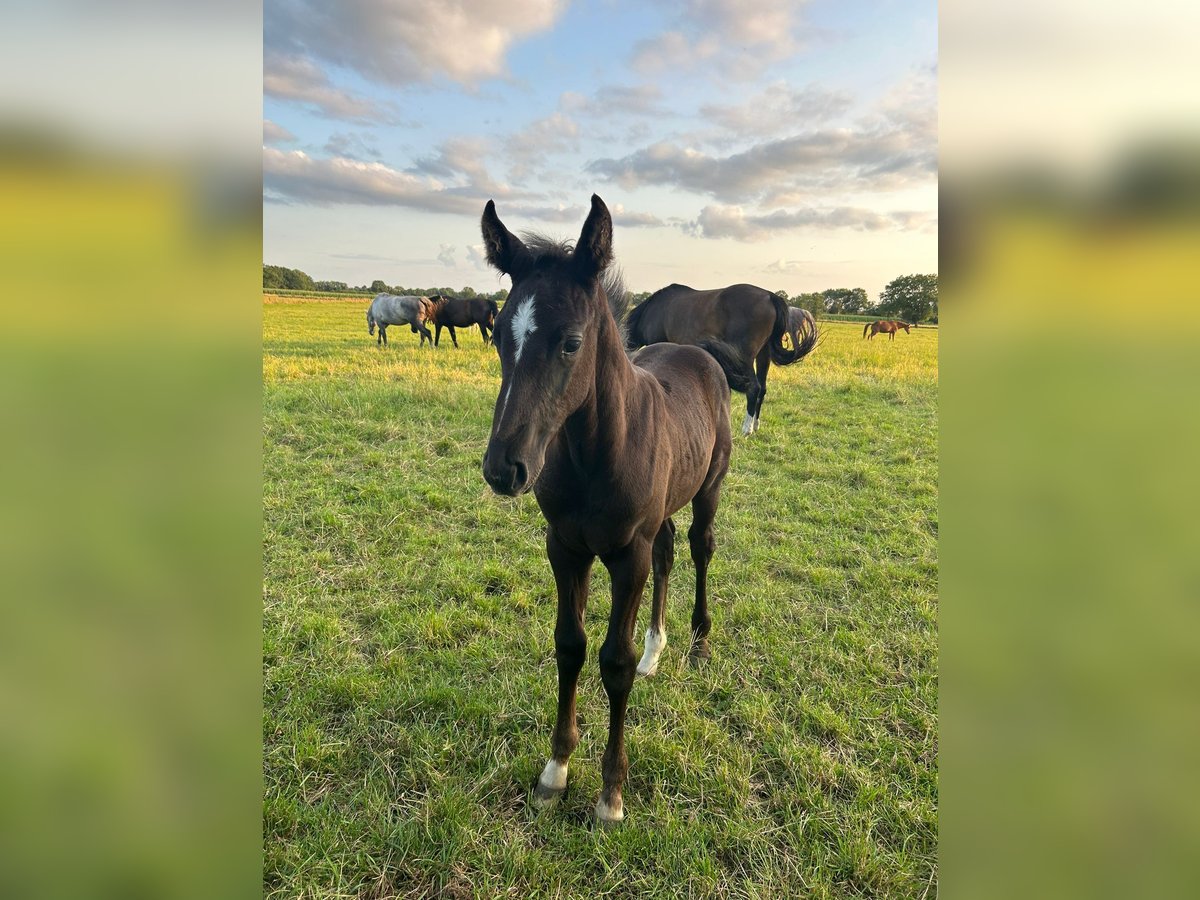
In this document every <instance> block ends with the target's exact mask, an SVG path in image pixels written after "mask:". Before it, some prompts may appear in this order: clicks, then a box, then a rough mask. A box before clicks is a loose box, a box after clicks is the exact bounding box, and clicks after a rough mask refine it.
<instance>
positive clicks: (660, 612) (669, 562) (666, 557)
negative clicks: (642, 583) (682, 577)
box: [637, 519, 675, 676]
mask: <svg viewBox="0 0 1200 900" xmlns="http://www.w3.org/2000/svg"><path fill="white" fill-rule="evenodd" d="M651 561H652V562H653V564H654V606H653V607H652V609H651V611H650V625H649V626H648V627H647V628H646V650H645V652H644V653H643V654H642V661H641V662H639V663H638V667H637V673H638V674H639V675H645V676H650V675H653V674H654V673H655V672H656V671H658V657H659V656H660V655H661V654H662V652H663V648H664V647H666V646H667V582H668V580H669V579H670V577H671V569H672V567H673V566H674V565H675V523H674V522H672V521H671V520H670V519H667V521H665V522H663V523H662V527H661V528H659V529H658V535H657V536H656V537H655V538H654V548H653V550H652V551H651Z"/></svg>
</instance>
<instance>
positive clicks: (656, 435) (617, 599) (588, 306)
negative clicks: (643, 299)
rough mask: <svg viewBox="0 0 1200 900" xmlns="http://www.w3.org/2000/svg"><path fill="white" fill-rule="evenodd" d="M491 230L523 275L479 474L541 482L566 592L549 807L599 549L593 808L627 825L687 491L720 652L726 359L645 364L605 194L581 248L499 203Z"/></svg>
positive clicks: (489, 235)
mask: <svg viewBox="0 0 1200 900" xmlns="http://www.w3.org/2000/svg"><path fill="white" fill-rule="evenodd" d="M483 239H484V244H485V246H486V249H487V256H488V261H489V262H490V263H491V264H492V265H493V266H495V267H496V268H497V269H499V270H500V271H501V272H504V273H507V274H508V275H510V276H511V277H512V290H511V292H510V294H509V298H508V301H507V302H506V303H505V305H504V309H503V310H502V311H501V313H500V315H499V317H498V318H497V319H496V329H495V332H494V334H493V343H494V344H495V346H496V350H497V352H498V353H499V355H500V368H501V373H502V378H501V384H500V393H499V396H498V397H497V398H496V410H495V416H494V418H493V420H492V432H491V437H490V439H489V441H488V447H487V452H486V453H485V455H484V458H483V473H484V477H485V478H486V479H487V482H488V484H490V485H491V486H492V488H493V489H494V490H495V491H497V492H498V493H501V494H507V495H510V496H517V495H519V494H522V493H524V492H525V491H528V490H530V489H531V488H532V490H533V492H534V495H535V496H536V497H537V502H538V505H539V506H540V507H541V510H542V513H543V515H545V517H546V522H547V526H548V527H547V529H546V555H547V556H548V557H549V560H550V567H551V568H552V569H553V570H554V581H555V585H556V586H557V589H558V619H557V623H556V625H555V628H554V648H555V657H556V659H557V662H558V717H557V721H556V723H555V727H554V736H553V739H552V740H551V757H550V760H549V761H548V762H547V763H546V767H545V769H544V770H543V772H542V774H541V777H540V778H539V779H538V784H537V787H536V789H535V791H534V800H535V802H536V803H538V804H540V805H546V804H549V803H552V802H554V801H555V800H557V799H558V798H559V797H560V796H561V795H562V793H563V791H564V790H565V789H566V786H567V762H568V760H569V758H570V756H571V753H572V752H573V751H574V750H575V746H576V745H577V744H578V742H579V729H578V726H577V724H576V719H575V690H576V685H577V684H578V681H579V672H580V670H581V669H582V668H583V662H584V658H585V656H586V653H587V637H586V634H585V632H584V615H585V611H586V609H587V597H588V584H589V580H590V576H591V569H592V563H593V561H594V560H595V559H596V557H599V558H600V561H601V562H602V563H603V564H604V566H605V567H606V568H607V569H608V571H609V575H610V576H611V579H612V611H611V613H610V615H609V620H608V631H607V634H606V636H605V639H604V643H603V645H602V646H601V647H600V654H599V657H600V675H601V678H602V680H603V682H604V689H605V691H606V693H607V694H608V700H609V725H608V744H607V746H606V747H605V750H604V761H603V775H604V788H603V791H602V792H601V794H600V799H599V801H598V802H597V804H596V815H597V817H598V818H599V820H600V821H601V822H603V823H612V822H617V821H619V820H621V819H622V818H623V817H624V804H623V801H622V796H621V789H622V785H623V784H624V782H625V775H626V772H627V771H628V767H629V765H628V760H627V759H626V756H625V710H626V706H627V704H628V702H629V692H630V689H631V688H632V686H633V680H634V677H635V675H636V674H637V673H639V672H640V673H641V674H643V675H650V674H653V672H654V671H655V669H656V668H657V666H658V659H659V655H660V654H661V653H662V651H663V648H664V647H665V646H666V642H667V639H666V626H665V608H666V593H667V581H668V578H669V576H670V572H671V566H672V564H673V562H674V537H675V525H674V523H673V522H672V521H671V515H672V514H673V513H675V512H676V511H677V510H679V509H680V508H682V507H683V506H684V505H686V504H687V503H689V502H690V503H691V504H692V527H691V530H690V531H689V532H688V536H689V540H690V543H691V549H692V559H693V560H694V561H695V564H696V605H695V608H694V610H693V613H692V631H693V635H692V645H691V655H692V656H693V657H694V658H698V659H703V658H706V657H707V656H708V655H709V652H710V651H709V646H708V635H709V629H710V627H711V620H710V618H709V614H708V577H707V573H708V563H709V560H710V559H711V558H712V554H713V548H714V546H715V543H714V540H713V527H712V526H713V519H714V518H715V516H716V512H717V504H718V502H719V499H720V492H721V482H722V480H723V479H724V478H725V473H726V471H727V470H728V468H729V451H730V435H729V385H728V382H727V380H726V375H725V372H724V371H723V370H722V368H721V365H720V364H718V362H717V361H716V360H715V359H714V358H713V357H712V356H710V355H709V354H708V353H706V352H705V351H703V350H701V349H699V348H697V347H684V346H678V345H674V344H656V345H654V346H652V347H647V348H646V349H645V350H643V351H641V353H639V354H638V355H637V357H636V358H635V359H634V360H633V361H631V360H630V359H629V357H628V356H627V355H626V353H625V348H624V340H623V336H622V334H621V331H620V328H619V326H618V324H617V318H616V317H615V316H614V310H613V309H611V308H610V304H614V305H616V306H618V307H619V308H620V309H623V306H624V302H625V300H624V298H625V292H624V288H622V287H620V285H619V282H618V281H617V280H616V279H615V278H613V277H611V276H607V277H603V278H602V276H603V275H604V272H605V269H606V268H607V267H608V265H609V263H610V262H611V260H612V219H611V218H610V216H609V213H608V209H607V208H606V207H605V205H604V203H603V202H602V201H601V200H600V198H599V197H596V196H593V197H592V209H591V213H590V214H589V215H588V218H587V221H586V222H585V223H584V225H583V231H582V232H581V234H580V236H579V241H578V243H577V244H576V246H575V249H574V251H572V250H570V249H569V246H568V245H561V244H554V243H552V242H549V241H546V240H544V239H540V238H531V237H527V238H526V240H525V241H522V240H521V239H519V238H517V237H515V236H514V235H513V234H511V233H510V232H509V231H508V229H506V228H505V227H504V225H503V224H502V223H501V222H500V219H499V218H497V216H496V209H495V205H494V204H493V203H491V202H489V203H488V205H487V208H486V209H485V210H484V214H483ZM652 569H653V571H654V602H653V609H652V613H651V621H650V626H649V627H648V628H647V631H646V644H645V652H644V654H643V656H642V659H641V662H640V663H639V662H638V657H637V650H636V646H635V644H634V627H635V625H636V623H637V613H638V606H639V604H640V603H641V599H642V592H643V591H644V590H645V586H646V579H647V577H648V576H649V575H650V572H651V570H652Z"/></svg>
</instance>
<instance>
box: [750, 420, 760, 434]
mask: <svg viewBox="0 0 1200 900" xmlns="http://www.w3.org/2000/svg"><path fill="white" fill-rule="evenodd" d="M757 432H758V416H755V417H754V425H753V426H751V428H750V433H751V434H756V433H757Z"/></svg>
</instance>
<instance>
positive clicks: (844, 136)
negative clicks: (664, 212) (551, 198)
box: [586, 72, 937, 206]
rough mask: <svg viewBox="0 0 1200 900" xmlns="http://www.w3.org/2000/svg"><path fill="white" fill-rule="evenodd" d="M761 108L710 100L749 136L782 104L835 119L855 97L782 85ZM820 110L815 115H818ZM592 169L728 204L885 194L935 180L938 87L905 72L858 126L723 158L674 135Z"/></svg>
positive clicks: (631, 184)
mask: <svg viewBox="0 0 1200 900" xmlns="http://www.w3.org/2000/svg"><path fill="white" fill-rule="evenodd" d="M762 97H764V98H765V99H766V101H767V102H766V108H764V109H762V110H761V111H760V110H759V108H757V107H756V106H755V101H757V100H759V99H761V98H752V100H751V102H750V103H748V104H746V105H745V106H739V107H728V106H708V107H705V108H704V109H705V111H706V114H707V115H708V116H709V118H711V119H712V120H714V121H717V122H719V123H721V124H722V125H723V126H724V127H726V128H728V129H740V131H741V132H742V133H744V134H746V135H748V136H749V137H752V138H753V137H758V135H755V134H754V131H755V130H756V129H757V128H763V129H765V128H768V127H769V122H770V119H771V118H772V117H775V118H776V120H777V121H779V120H780V117H782V118H783V124H788V123H791V124H794V125H799V126H804V125H805V124H806V122H793V121H792V118H790V117H786V116H784V113H783V110H784V109H789V108H790V109H792V110H794V111H796V112H801V111H803V109H804V108H805V106H806V105H807V106H809V107H812V108H814V109H815V110H817V111H824V112H826V113H828V114H830V115H833V114H835V113H834V111H835V110H838V109H841V108H844V106H845V105H846V104H848V102H849V98H848V97H846V96H845V95H841V94H836V93H832V92H827V91H823V90H821V89H819V88H811V87H810V88H805V89H803V90H800V91H792V90H790V89H788V88H787V87H786V86H784V85H776V86H773V87H772V88H769V89H768V90H767V91H765V92H764V94H763V95H762ZM814 115H815V114H814ZM586 171H588V172H589V173H591V174H593V175H596V176H599V177H600V178H604V179H607V180H610V181H615V182H617V183H618V184H620V185H621V186H622V187H623V188H625V189H626V190H633V189H634V188H637V187H640V186H643V185H649V186H656V187H663V186H666V187H676V188H681V189H684V190H688V191H694V192H697V193H701V194H708V195H710V196H712V197H714V198H716V199H718V200H721V201H724V202H726V203H753V202H761V203H764V204H766V205H768V206H784V205H795V204H797V203H811V202H812V198H813V196H814V195H816V194H824V195H830V194H838V193H842V194H845V193H862V192H864V191H868V192H869V191H887V190H895V189H900V188H906V187H911V186H914V185H918V184H927V183H931V182H932V181H933V180H934V179H935V178H936V176H937V105H936V85H935V83H934V80H933V78H932V77H931V76H930V75H929V73H927V72H925V73H917V74H914V75H911V76H910V77H907V78H906V79H905V80H904V81H902V82H901V83H900V84H899V85H897V86H896V87H895V88H893V89H892V90H891V91H889V92H888V93H887V94H886V95H884V97H883V98H882V99H881V100H880V101H879V102H878V103H877V104H876V106H875V107H874V108H873V109H871V110H870V111H869V112H868V113H866V114H865V115H862V116H860V117H859V118H858V119H857V120H856V121H855V122H854V123H853V124H852V125H851V126H846V127H833V126H825V127H818V128H803V127H802V130H799V131H797V132H796V133H793V134H790V135H787V136H784V137H777V138H770V139H766V140H759V141H757V142H756V143H752V144H751V145H750V146H749V147H746V148H744V149H741V150H738V151H736V152H731V153H727V154H722V153H720V152H717V151H712V152H709V151H706V150H702V149H698V148H697V147H695V146H690V145H685V144H682V143H680V142H676V141H665V140H664V141H659V142H657V143H654V144H651V145H649V146H646V147H642V148H641V149H638V150H635V151H634V152H633V153H630V154H628V155H626V156H623V157H619V158H607V159H596V160H593V161H591V162H589V163H588V165H587V167H586Z"/></svg>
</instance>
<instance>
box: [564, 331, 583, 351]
mask: <svg viewBox="0 0 1200 900" xmlns="http://www.w3.org/2000/svg"><path fill="white" fill-rule="evenodd" d="M582 344H583V338H581V337H577V336H575V335H572V336H571V337H569V338H567V342H566V343H565V344H563V355H565V356H570V355H571V354H572V353H574V352H575V351H576V350H578V349H579V348H580V346H581V345H582Z"/></svg>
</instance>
